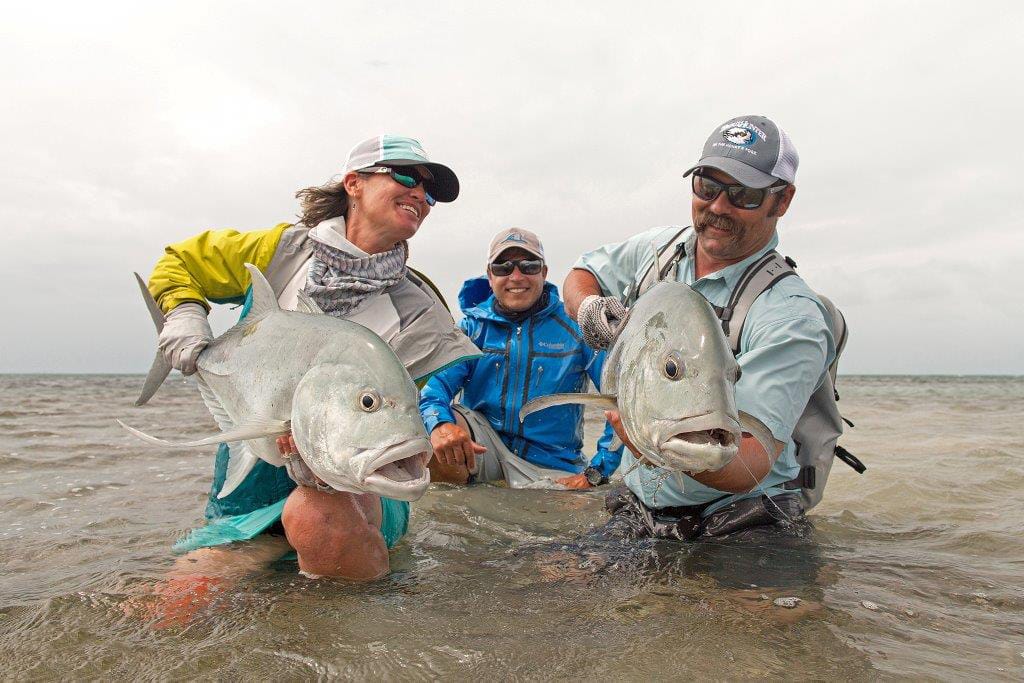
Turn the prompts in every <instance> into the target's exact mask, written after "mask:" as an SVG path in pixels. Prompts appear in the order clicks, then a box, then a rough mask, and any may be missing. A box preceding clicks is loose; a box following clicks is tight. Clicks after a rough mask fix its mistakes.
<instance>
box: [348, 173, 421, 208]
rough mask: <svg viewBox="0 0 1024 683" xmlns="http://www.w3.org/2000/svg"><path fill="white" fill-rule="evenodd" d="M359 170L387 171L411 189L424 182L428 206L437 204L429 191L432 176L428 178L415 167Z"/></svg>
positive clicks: (397, 181)
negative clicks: (428, 184) (428, 185)
mask: <svg viewBox="0 0 1024 683" xmlns="http://www.w3.org/2000/svg"><path fill="white" fill-rule="evenodd" d="M357 172H358V173H367V174H374V173H386V174H387V175H389V176H391V179H392V180H394V181H395V182H396V183H398V184H399V185H402V186H403V187H408V188H409V189H412V188H414V187H416V186H417V185H419V184H420V183H423V194H424V196H425V197H426V200H427V206H433V205H434V204H437V200H436V199H434V198H433V197H432V196H431V195H430V192H428V191H427V183H429V182H430V181H431V180H432V178H427V177H426V176H424V175H423V174H422V173H420V172H419V171H417V170H416V169H415V168H409V167H405V166H403V167H402V170H400V171H399V170H398V169H394V168H391V167H390V166H370V167H369V168H364V169H362V170H360V171H357Z"/></svg>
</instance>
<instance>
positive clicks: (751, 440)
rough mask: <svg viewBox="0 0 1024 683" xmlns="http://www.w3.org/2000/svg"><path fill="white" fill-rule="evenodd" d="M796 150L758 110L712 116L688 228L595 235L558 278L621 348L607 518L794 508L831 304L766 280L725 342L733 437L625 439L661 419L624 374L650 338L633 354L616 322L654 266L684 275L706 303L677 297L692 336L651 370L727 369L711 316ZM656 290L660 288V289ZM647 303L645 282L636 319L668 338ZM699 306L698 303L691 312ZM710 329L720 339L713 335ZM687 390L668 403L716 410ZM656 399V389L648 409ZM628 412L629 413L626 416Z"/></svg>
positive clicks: (592, 330) (824, 361) (722, 314)
mask: <svg viewBox="0 0 1024 683" xmlns="http://www.w3.org/2000/svg"><path fill="white" fill-rule="evenodd" d="M797 164H798V156H797V153H796V150H795V148H794V147H793V144H792V142H791V141H790V139H789V137H788V136H787V135H786V134H785V133H784V132H783V131H782V130H781V129H780V128H779V127H778V126H777V125H776V124H775V123H774V122H772V121H771V120H769V119H767V118H765V117H762V116H742V117H737V118H734V119H730V120H729V121H727V122H726V123H725V124H723V125H722V126H720V127H718V128H716V129H715V131H714V132H713V133H712V134H711V136H710V137H709V138H708V140H707V142H706V144H705V146H704V150H703V154H702V156H701V158H700V160H699V161H698V162H697V164H696V165H694V166H693V167H692V168H690V169H689V170H688V171H686V173H685V174H684V177H687V176H692V177H691V183H692V190H693V198H692V204H691V211H692V221H693V227H692V228H685V229H683V228H678V227H667V228H655V229H652V230H648V231H646V232H643V233H640V234H638V235H635V236H633V237H631V238H629V239H627V240H626V241H624V242H621V243H617V244H609V245H605V246H602V247H599V248H597V249H595V250H593V251H590V252H588V253H585V254H584V255H583V256H582V257H581V258H580V259H579V260H578V261H577V263H576V264H575V266H574V269H573V270H572V271H571V272H570V274H569V276H568V277H567V278H566V281H565V287H564V290H565V300H566V308H567V310H568V311H569V313H570V314H571V315H573V316H574V317H575V318H576V319H577V320H578V321H579V323H580V328H581V330H582V331H583V334H584V336H585V338H586V339H587V341H588V343H590V344H591V345H592V346H594V347H595V348H606V347H608V346H609V345H611V344H612V342H613V340H614V341H615V344H616V347H621V348H622V350H619V349H618V348H616V349H613V354H620V355H623V354H624V355H623V357H622V358H621V359H619V361H618V362H619V363H620V365H623V370H622V371H621V372H620V374H619V380H618V382H619V386H618V396H617V401H618V402H617V403H614V402H613V401H614V400H615V399H614V398H612V397H609V398H608V401H609V402H608V403H606V404H605V405H606V407H612V406H615V407H616V408H617V410H610V411H609V413H608V417H609V419H610V420H611V422H612V424H613V425H615V426H616V428H617V431H618V433H619V434H620V436H622V437H623V440H624V441H625V442H626V444H627V445H628V446H630V449H631V450H632V451H633V452H634V453H635V454H636V455H639V456H640V458H641V459H640V460H638V459H637V458H636V457H634V455H632V454H630V453H627V454H626V455H625V456H624V457H623V462H622V468H623V471H624V472H625V473H626V474H625V483H626V486H627V487H628V490H627V491H623V492H621V493H620V494H619V495H618V496H610V497H609V501H608V506H609V509H610V510H611V511H612V513H613V518H612V521H611V522H610V523H609V525H610V528H619V529H623V530H625V532H626V533H628V534H631V535H638V536H647V537H671V538H679V539H684V540H689V539H692V538H696V537H699V536H715V535H723V534H726V533H733V532H736V531H740V530H743V529H747V528H754V527H766V526H778V525H782V526H786V525H787V523H788V522H791V521H796V520H799V519H800V518H802V515H803V509H802V506H801V501H800V496H799V484H798V483H795V480H796V479H797V475H798V474H799V472H800V468H799V466H798V465H797V461H796V445H795V443H794V441H793V439H792V432H793V429H794V426H795V425H796V423H797V421H798V419H799V418H800V416H801V413H802V412H803V411H804V407H805V406H806V405H807V402H808V399H809V398H810V396H811V394H812V392H814V391H815V389H816V387H818V386H819V385H820V384H821V383H822V382H823V380H824V379H825V376H826V372H827V369H828V367H829V364H830V363H831V362H832V359H833V358H834V356H835V344H834V341H833V338H832V332H831V330H830V327H829V324H827V323H826V320H830V318H829V317H828V312H827V311H826V309H825V308H824V306H823V305H822V303H821V301H820V300H819V298H818V297H817V296H816V295H815V294H814V293H813V292H812V291H811V289H810V288H809V287H808V286H807V285H806V284H804V282H803V281H802V280H801V279H800V278H799V277H795V276H794V277H785V278H784V279H780V280H778V281H776V282H775V283H773V284H772V285H771V286H769V287H767V288H766V289H765V290H764V291H763V293H762V294H761V295H760V296H758V297H757V299H756V300H755V301H754V302H753V304H752V305H751V306H750V308H749V310H748V311H746V316H745V319H743V321H742V329H741V330H740V332H739V334H738V337H737V347H738V348H737V349H736V351H737V352H736V356H735V358H736V362H738V368H736V372H735V376H734V377H732V378H731V380H730V381H731V382H734V383H735V407H734V409H733V410H734V411H735V408H738V409H739V411H738V415H739V418H738V421H739V422H740V423H741V424H742V431H743V432H744V435H743V437H742V439H741V440H740V441H739V443H738V444H732V443H731V441H732V436H731V434H730V433H731V432H734V433H737V434H738V433H739V430H738V429H737V428H735V427H734V426H730V423H731V424H735V422H736V420H726V421H725V422H724V423H723V424H722V425H721V426H719V425H711V426H707V427H701V428H700V429H699V430H697V431H687V430H688V429H689V428H684V427H678V429H679V430H680V431H679V433H677V434H675V435H668V434H663V435H661V437H663V438H662V440H661V441H651V442H650V444H637V443H630V436H631V435H633V436H637V438H639V434H640V432H642V431H643V429H642V427H643V425H645V424H647V425H650V424H654V423H655V422H657V420H656V419H655V418H654V417H652V416H650V415H643V414H641V415H637V414H635V412H634V411H633V409H634V408H635V406H633V405H626V404H625V402H626V401H630V398H629V397H643V396H646V395H650V394H651V393H652V392H654V393H658V392H659V391H661V389H659V388H658V386H657V385H656V384H652V385H651V386H639V387H637V386H634V385H643V384H645V383H651V382H655V380H654V379H651V378H653V377H654V374H650V375H644V373H643V367H641V366H642V365H643V364H644V363H646V362H647V358H646V357H645V354H649V353H653V352H654V351H655V349H654V348H652V347H651V346H650V345H648V346H647V347H645V348H639V347H637V348H636V350H635V354H634V355H633V356H629V354H630V353H631V350H630V349H631V347H630V341H629V340H616V334H617V332H620V327H621V328H622V329H621V332H622V334H623V335H626V334H627V332H628V333H630V334H631V333H632V329H633V328H635V327H636V326H637V325H639V324H640V322H636V321H633V320H632V318H633V316H632V313H631V310H630V309H629V308H627V306H630V305H631V304H632V303H633V302H634V301H635V300H636V299H637V296H638V295H643V294H644V292H646V291H647V290H648V289H650V291H651V296H655V295H656V292H658V291H659V290H658V288H659V287H661V285H655V286H654V287H651V285H652V284H653V283H654V282H656V281H657V280H659V279H666V278H667V279H669V280H673V281H676V282H679V283H685V284H686V285H689V286H690V287H691V288H692V289H693V290H695V291H696V292H697V293H699V294H700V295H702V297H703V298H704V299H706V300H707V302H709V303H710V304H711V307H708V306H706V305H704V304H703V303H692V304H691V303H685V304H683V303H681V304H680V305H686V306H690V307H691V309H692V310H693V311H695V313H694V314H693V315H691V316H690V318H689V319H688V320H682V321H680V323H679V324H680V325H682V326H684V327H689V328H691V330H690V331H691V332H693V331H696V332H701V333H702V334H700V335H697V336H696V337H692V339H691V340H690V342H689V343H690V348H689V349H686V350H685V352H684V353H680V352H678V351H676V352H675V355H672V354H673V351H672V350H671V349H669V350H667V351H665V352H664V355H663V356H659V358H658V363H657V367H658V371H659V373H660V374H658V375H657V381H663V380H664V381H672V382H674V384H673V385H672V386H673V387H678V388H679V389H678V390H676V389H674V390H676V391H677V393H678V391H685V388H686V387H687V386H688V383H695V382H698V381H703V380H698V376H699V375H701V373H708V372H711V370H710V369H709V368H711V367H713V366H715V365H717V366H719V367H720V370H718V371H716V372H723V371H724V372H727V373H728V372H730V371H731V370H730V369H731V368H732V367H733V366H734V363H733V361H732V360H731V358H728V359H726V358H722V359H719V360H718V361H716V362H715V363H708V362H707V359H706V358H705V357H704V356H706V355H707V354H708V353H714V354H717V355H721V353H722V351H721V348H719V347H721V346H722V344H721V343H720V341H721V337H722V329H721V327H720V322H719V319H718V318H724V319H725V320H726V321H727V320H728V317H729V315H730V314H731V313H732V311H731V310H729V304H730V297H731V295H732V293H733V292H734V290H735V289H737V288H738V287H740V286H742V284H743V283H741V280H742V276H743V275H744V273H745V272H747V269H748V267H749V266H751V264H754V263H757V262H758V261H759V259H761V258H762V257H764V256H765V255H766V254H769V252H771V251H772V250H773V249H774V248H775V246H776V245H777V244H778V235H777V233H776V226H777V224H778V221H779V219H780V218H782V216H784V215H785V213H786V211H787V210H788V209H789V206H790V203H791V202H792V201H793V196H794V194H795V192H796V187H795V184H794V183H795V179H796V170H797ZM656 250H657V252H658V253H660V254H661V256H659V255H658V253H656ZM668 256H671V258H670V259H669V260H668V263H667V264H665V265H663V260H664V258H665V257H668ZM666 291H667V290H665V289H661V290H660V293H658V294H657V296H665V292H666ZM623 301H625V304H624V303H623ZM680 302H682V299H680ZM643 303H644V298H643V297H642V296H641V298H640V301H639V303H637V304H636V307H635V308H637V309H638V310H637V311H636V313H637V314H638V315H639V316H641V317H643V316H648V319H647V320H645V321H644V323H643V324H645V325H648V326H647V327H645V328H643V330H642V332H643V333H645V334H646V333H649V332H650V330H655V331H656V332H657V334H658V335H660V336H659V337H658V339H659V340H662V341H666V340H667V341H669V342H671V341H672V335H673V333H672V332H671V331H670V330H671V325H667V326H666V325H665V321H664V320H662V319H661V318H663V317H664V316H662V315H661V314H658V316H654V317H650V312H649V311H647V310H646V309H645V310H644V311H641V310H639V309H640V308H641V304H643ZM702 306H703V308H706V309H707V315H705V314H704V313H700V312H699V311H700V310H701V307H702ZM647 308H650V306H647ZM712 308H713V309H714V313H718V314H719V315H718V316H717V317H716V316H715V315H714V313H711V311H712ZM624 323H625V324H624ZM734 331H735V330H734ZM691 336H692V335H691ZM713 337H714V338H717V339H719V340H720V341H714V343H712V341H713V340H712V338H713ZM681 343H682V344H683V345H684V346H685V343H686V342H685V340H684V342H681ZM669 346H671V344H669ZM712 347H714V348H713V349H712ZM657 348H658V349H661V347H660V346H659V347H657ZM724 348H725V349H728V344H726V345H725V346H724ZM708 349H712V350H711V351H709V350H708ZM658 352H661V351H658ZM688 354H689V355H688ZM609 362H611V360H610V361H609ZM623 385H627V386H623ZM663 388H664V387H663ZM627 389H628V390H629V391H627ZM666 390H667V389H666ZM630 392H631V393H630ZM705 393H706V392H705ZM680 395H683V394H680ZM638 400H640V399H638ZM640 403H643V401H642V400H640ZM690 403H691V404H692V405H690V406H689V407H688V408H681V409H683V410H690V409H692V410H694V411H695V412H693V413H692V414H686V415H677V416H675V417H676V419H678V420H680V423H682V422H685V421H687V420H689V421H690V422H691V423H692V425H697V426H699V424H698V423H700V422H701V421H702V420H705V421H706V419H707V416H708V415H711V414H712V410H711V408H709V407H706V406H705V407H700V406H697V405H696V404H697V403H699V400H698V399H697V398H696V397H694V399H693V401H691V402H690ZM656 405H657V401H655V402H653V403H652V404H651V406H652V407H651V408H650V409H651V410H655V409H656V408H655V407H653V406H656ZM726 407H728V406H726ZM641 412H642V411H641ZM725 412H728V411H727V410H726V411H725ZM627 413H628V418H629V420H631V421H632V423H627V420H626V419H624V417H627ZM716 414H717V413H716ZM662 417H664V416H659V418H658V419H661V418H662ZM682 418H686V420H682ZM698 418H699V419H698ZM623 423H626V424H625V425H624V424H623ZM658 424H667V423H666V422H664V420H662V422H660V423H658ZM623 426H625V429H623ZM748 434H749V435H748ZM643 440H644V441H650V440H649V439H646V438H644V439H643ZM734 446H738V447H737V448H734V452H733V453H732V454H730V455H729V456H728V457H727V458H723V457H721V456H722V454H723V453H730V448H732V447H734ZM652 465H653V466H652Z"/></svg>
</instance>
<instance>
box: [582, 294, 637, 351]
mask: <svg viewBox="0 0 1024 683" xmlns="http://www.w3.org/2000/svg"><path fill="white" fill-rule="evenodd" d="M626 312H627V311H626V307H625V306H623V305H622V302H621V301H619V300H618V299H617V298H616V297H614V296H597V295H596V294H591V295H590V296H588V297H587V298H586V299H584V300H583V302H582V303H580V307H579V309H578V310H577V311H576V320H577V321H578V322H579V324H580V331H581V332H583V341H585V342H586V343H587V346H589V347H591V348H593V349H607V348H608V347H609V346H611V343H612V339H614V338H615V332H616V330H618V329H619V325H620V324H622V321H623V320H625V318H626Z"/></svg>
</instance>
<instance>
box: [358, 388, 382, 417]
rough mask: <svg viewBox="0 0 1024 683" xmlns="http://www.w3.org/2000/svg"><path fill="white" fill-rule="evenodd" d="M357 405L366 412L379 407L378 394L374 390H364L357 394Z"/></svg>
mask: <svg viewBox="0 0 1024 683" xmlns="http://www.w3.org/2000/svg"><path fill="white" fill-rule="evenodd" d="M359 407H360V408H362V409H363V410H364V411H365V412H367V413H372V412H373V411H375V410H377V408H380V395H379V394H378V393H377V392H376V391H364V392H363V393H362V394H360V395H359Z"/></svg>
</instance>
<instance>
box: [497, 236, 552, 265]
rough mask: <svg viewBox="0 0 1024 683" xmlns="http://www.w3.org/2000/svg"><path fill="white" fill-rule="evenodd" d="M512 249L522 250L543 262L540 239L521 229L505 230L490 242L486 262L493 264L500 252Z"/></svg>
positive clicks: (542, 247) (542, 249) (542, 248)
mask: <svg viewBox="0 0 1024 683" xmlns="http://www.w3.org/2000/svg"><path fill="white" fill-rule="evenodd" d="M513 248H518V249H522V250H523V251H526V252H528V253H530V254H533V255H534V256H536V257H537V258H539V259H540V260H541V261H543V260H544V246H543V245H542V244H541V243H540V238H539V237H537V234H536V233H534V232H531V231H529V230H525V229H523V228H507V229H505V230H502V231H501V232H499V233H498V234H497V235H495V236H494V239H492V240H491V246H489V247H488V248H487V262H488V263H494V260H495V259H496V258H498V257H499V256H501V254H502V252H504V251H505V250H507V249H513Z"/></svg>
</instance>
